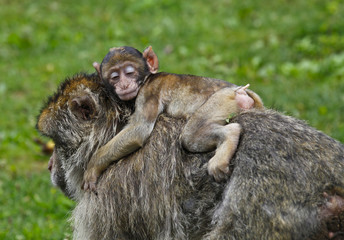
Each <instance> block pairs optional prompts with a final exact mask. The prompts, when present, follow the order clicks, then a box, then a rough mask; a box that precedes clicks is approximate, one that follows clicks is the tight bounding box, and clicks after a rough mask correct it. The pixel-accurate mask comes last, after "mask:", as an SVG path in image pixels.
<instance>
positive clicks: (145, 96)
mask: <svg viewBox="0 0 344 240" xmlns="http://www.w3.org/2000/svg"><path fill="white" fill-rule="evenodd" d="M127 52H132V53H133V54H132V56H131V55H130V54H129V53H127ZM138 53H139V52H138V51H137V50H136V49H134V48H130V47H123V48H115V49H111V50H110V52H109V53H108V54H107V55H106V56H105V58H104V60H103V62H102V64H101V67H100V69H108V70H105V71H103V70H102V71H100V73H101V77H102V79H103V80H104V81H105V82H107V83H108V84H110V85H111V83H112V84H113V88H114V89H115V91H116V93H119V92H121V91H120V90H119V87H118V86H121V85H123V86H128V89H131V88H130V87H129V86H139V84H136V81H135V80H134V79H137V82H138V81H139V79H142V78H144V77H146V76H142V75H140V74H138V72H139V71H138V70H136V69H138V67H136V65H144V64H142V60H145V61H146V65H147V66H151V65H153V66H158V60H157V57H156V55H155V53H154V52H153V51H152V49H151V47H150V48H148V50H145V51H144V53H143V57H138V56H137V54H138ZM128 54H129V55H130V58H129V57H128V59H126V58H127V56H128ZM146 55H147V57H146ZM148 56H150V57H148ZM133 57H135V58H137V60H133ZM149 59H150V60H149ZM114 62H115V63H116V64H115V65H114ZM138 63H141V64H138ZM124 66H129V67H130V68H132V70H133V71H132V73H131V74H126V73H125V69H126V68H125V67H124ZM122 68H124V70H123V69H122ZM111 69H114V71H112V70H111ZM154 69H157V67H156V68H154ZM113 73H114V74H115V75H116V76H115V77H113V78H111V77H109V76H111V75H112V74H113ZM133 76H135V77H133ZM122 83H123V84H122ZM130 83H132V84H130ZM133 89H135V88H133ZM237 89H238V87H237V86H235V85H234V84H230V83H228V82H225V81H222V80H217V79H211V78H205V77H199V76H192V75H177V74H169V73H158V74H151V75H149V76H147V80H146V81H145V83H144V84H143V86H142V87H141V88H140V91H139V92H138V95H137V97H136V103H135V112H134V113H133V115H132V116H131V118H130V120H129V123H128V125H127V126H126V127H125V128H124V129H123V130H122V131H121V132H119V133H118V134H117V135H116V136H115V137H114V138H113V139H111V140H110V141H109V142H108V143H107V144H106V145H105V146H104V147H102V148H101V149H99V150H98V151H97V152H96V153H95V155H94V156H93V157H92V159H91V160H90V162H89V165H88V167H87V170H86V172H85V176H84V180H85V183H84V185H83V188H84V189H85V190H88V189H91V190H95V188H96V182H97V179H98V177H99V176H100V174H101V173H102V172H103V171H104V170H105V169H106V168H107V167H108V166H109V165H110V164H111V163H114V162H116V161H118V160H120V159H121V158H123V157H125V156H127V155H128V154H130V153H132V152H133V151H135V150H137V149H138V148H140V147H142V146H143V145H144V143H145V142H146V141H147V139H148V138H149V136H150V134H151V132H152V130H153V128H154V125H155V122H156V120H157V118H158V116H159V114H162V113H166V114H167V115H169V116H172V117H180V118H185V119H187V120H188V123H187V124H186V126H185V128H184V130H183V133H182V135H181V138H182V143H183V146H184V147H185V148H186V149H187V150H189V151H191V152H207V151H211V150H214V149H216V152H215V156H214V157H213V158H211V159H210V161H209V165H208V172H209V174H211V175H213V176H214V178H215V180H217V181H221V180H223V179H226V178H227V177H228V172H229V167H228V165H229V161H230V159H231V158H232V156H233V154H234V152H235V149H236V146H237V144H238V141H239V136H240V131H241V127H240V125H239V124H237V123H233V124H229V125H227V126H225V125H226V121H225V120H226V119H227V118H228V117H229V116H230V115H231V114H233V113H239V112H240V111H241V110H242V109H241V108H240V107H239V106H240V105H246V104H242V102H243V103H244V102H245V101H247V100H245V97H246V99H249V100H250V102H252V103H251V104H249V107H248V108H253V107H255V108H259V109H262V108H263V103H262V101H261V99H260V98H259V96H258V95H257V94H255V93H254V92H252V91H249V90H244V89H241V92H242V93H243V94H242V95H241V96H242V98H240V101H239V100H238V99H239V98H237V97H236V95H237V91H238V90H237ZM123 91H124V90H123ZM135 92H137V88H136V89H135ZM129 95H130V94H129ZM121 96H122V97H123V95H121ZM130 96H131V97H132V95H130ZM123 98H124V99H126V98H125V97H123ZM121 99H122V98H121ZM200 123H202V124H203V125H202V126H201V127H199V125H200ZM195 136H197V137H195Z"/></svg>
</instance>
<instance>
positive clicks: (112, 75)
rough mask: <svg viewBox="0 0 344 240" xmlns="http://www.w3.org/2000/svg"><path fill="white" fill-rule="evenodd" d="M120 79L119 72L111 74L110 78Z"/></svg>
mask: <svg viewBox="0 0 344 240" xmlns="http://www.w3.org/2000/svg"><path fill="white" fill-rule="evenodd" d="M118 77H119V74H118V72H113V73H111V75H110V78H118Z"/></svg>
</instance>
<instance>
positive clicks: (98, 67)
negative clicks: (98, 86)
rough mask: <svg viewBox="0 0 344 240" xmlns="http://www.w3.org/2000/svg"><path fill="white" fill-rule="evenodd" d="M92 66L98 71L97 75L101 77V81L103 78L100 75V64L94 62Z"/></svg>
mask: <svg viewBox="0 0 344 240" xmlns="http://www.w3.org/2000/svg"><path fill="white" fill-rule="evenodd" d="M92 65H93V67H94V68H95V69H96V71H97V73H98V75H99V77H100V79H101V78H102V75H101V74H100V64H99V63H97V62H94V63H93V64H92Z"/></svg>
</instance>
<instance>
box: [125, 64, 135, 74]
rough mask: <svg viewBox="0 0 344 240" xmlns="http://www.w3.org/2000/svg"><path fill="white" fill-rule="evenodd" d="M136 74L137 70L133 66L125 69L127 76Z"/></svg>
mask: <svg viewBox="0 0 344 240" xmlns="http://www.w3.org/2000/svg"><path fill="white" fill-rule="evenodd" d="M134 72H135V68H134V67H133V66H127V67H126V68H125V73H126V74H131V73H134Z"/></svg>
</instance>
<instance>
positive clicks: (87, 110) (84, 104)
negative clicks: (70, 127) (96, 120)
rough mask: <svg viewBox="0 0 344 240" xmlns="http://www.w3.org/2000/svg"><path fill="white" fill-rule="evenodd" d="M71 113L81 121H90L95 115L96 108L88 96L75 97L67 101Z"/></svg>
mask: <svg viewBox="0 0 344 240" xmlns="http://www.w3.org/2000/svg"><path fill="white" fill-rule="evenodd" d="M69 106H70V110H71V112H72V113H73V114H74V115H75V116H76V117H77V118H78V119H81V120H85V121H88V120H91V119H92V118H93V117H94V116H95V115H96V106H95V103H94V101H93V99H92V98H91V97H90V96H89V95H83V96H77V97H74V98H72V99H71V100H69Z"/></svg>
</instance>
